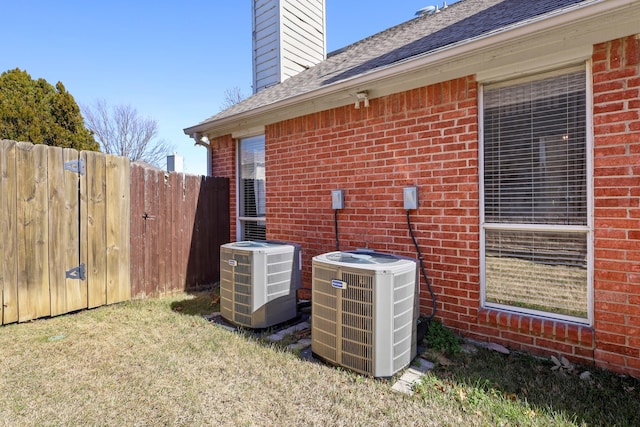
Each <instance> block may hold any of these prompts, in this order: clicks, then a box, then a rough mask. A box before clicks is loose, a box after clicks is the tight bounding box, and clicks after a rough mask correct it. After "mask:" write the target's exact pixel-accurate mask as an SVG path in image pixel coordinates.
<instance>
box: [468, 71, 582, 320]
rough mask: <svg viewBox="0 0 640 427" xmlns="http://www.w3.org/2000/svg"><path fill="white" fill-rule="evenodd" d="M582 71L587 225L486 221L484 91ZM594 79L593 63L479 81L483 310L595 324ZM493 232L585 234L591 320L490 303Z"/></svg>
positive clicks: (481, 299)
mask: <svg viewBox="0 0 640 427" xmlns="http://www.w3.org/2000/svg"><path fill="white" fill-rule="evenodd" d="M578 70H584V71H585V98H586V99H585V109H586V111H585V145H586V147H585V155H586V159H585V160H586V162H585V167H586V176H585V179H586V192H587V194H586V203H587V207H586V216H587V218H586V225H552V224H523V223H505V222H502V223H490V222H486V220H485V155H484V151H485V128H484V120H485V102H484V91H485V89H486V86H488V85H491V86H492V87H496V86H498V85H499V86H512V85H517V84H521V83H524V82H527V81H535V80H542V79H544V78H548V77H553V75H554V74H555V75H557V76H560V75H564V74H568V73H571V72H575V71H578ZM592 82H593V78H592V73H591V60H587V61H584V62H581V63H580V64H574V66H571V67H563V68H559V69H555V70H549V71H548V72H541V73H535V74H531V75H527V76H523V77H518V78H510V79H505V80H501V81H495V82H494V81H485V82H479V85H478V86H479V88H478V89H479V90H478V105H479V108H478V139H479V141H478V142H479V144H478V172H479V184H480V185H479V194H480V200H479V210H480V263H479V265H480V304H481V307H482V308H489V309H497V310H501V311H508V312H514V313H519V314H525V315H531V316H536V317H543V318H550V319H554V320H561V321H567V322H572V323H578V324H587V325H593V317H594V316H593V313H594V308H593V305H594V304H593V278H594V273H593V271H594V255H593V253H594V244H593V241H594V220H593V84H592ZM492 230H505V231H524V232H562V233H579V234H581V235H585V239H586V246H587V248H586V249H587V254H586V261H587V274H586V280H587V283H586V287H587V290H586V291H587V307H586V313H587V317H586V318H583V317H576V316H571V315H566V314H560V313H553V312H549V311H542V310H536V309H531V308H525V307H517V306H513V305H506V304H500V303H496V302H490V301H487V298H486V295H487V289H486V286H487V277H486V255H487V254H486V252H487V247H486V243H487V242H486V233H487V231H492Z"/></svg>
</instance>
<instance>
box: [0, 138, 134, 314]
mask: <svg viewBox="0 0 640 427" xmlns="http://www.w3.org/2000/svg"><path fill="white" fill-rule="evenodd" d="M129 211H130V198H129V161H128V159H126V158H124V157H117V156H107V155H105V154H102V153H96V152H88V151H81V152H78V151H76V150H74V149H70V148H64V149H63V148H60V147H48V146H45V145H32V144H29V143H22V142H13V141H0V236H2V237H1V238H0V290H1V295H2V305H1V308H0V310H1V311H0V314H1V319H2V324H7V323H13V322H24V321H28V320H32V319H36V318H39V317H47V316H56V315H60V314H64V313H68V312H71V311H76V310H80V309H83V308H91V307H97V306H100V305H104V304H110V303H115V302H120V301H125V300H128V299H129V298H130V292H131V291H130V289H131V286H130V279H129V255H130V253H129V251H130V246H129V221H128V218H129Z"/></svg>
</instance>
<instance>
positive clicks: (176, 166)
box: [167, 153, 184, 172]
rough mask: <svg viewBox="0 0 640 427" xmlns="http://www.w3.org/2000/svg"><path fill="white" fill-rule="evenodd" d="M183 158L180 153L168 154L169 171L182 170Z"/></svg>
mask: <svg viewBox="0 0 640 427" xmlns="http://www.w3.org/2000/svg"><path fill="white" fill-rule="evenodd" d="M183 163H184V161H183V158H182V156H181V155H179V154H178V153H173V154H172V155H170V156H167V172H182V169H183Z"/></svg>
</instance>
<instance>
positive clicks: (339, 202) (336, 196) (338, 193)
mask: <svg viewBox="0 0 640 427" xmlns="http://www.w3.org/2000/svg"><path fill="white" fill-rule="evenodd" d="M331 207H332V208H333V209H344V190H332V191H331Z"/></svg>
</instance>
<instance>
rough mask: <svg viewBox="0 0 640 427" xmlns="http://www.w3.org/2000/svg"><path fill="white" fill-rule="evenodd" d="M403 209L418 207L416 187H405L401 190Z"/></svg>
mask: <svg viewBox="0 0 640 427" xmlns="http://www.w3.org/2000/svg"><path fill="white" fill-rule="evenodd" d="M403 196H404V209H405V210H407V211H408V210H411V209H418V187H405V188H404V191H403Z"/></svg>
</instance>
